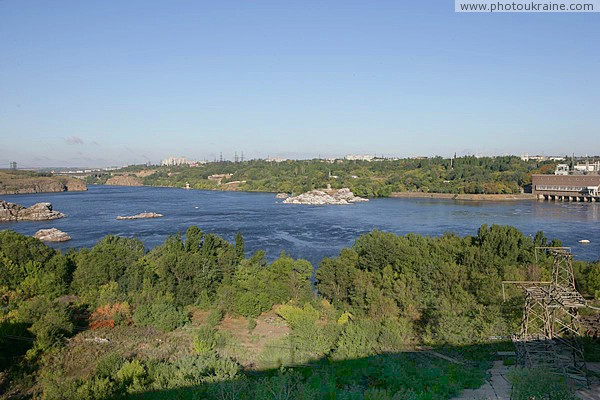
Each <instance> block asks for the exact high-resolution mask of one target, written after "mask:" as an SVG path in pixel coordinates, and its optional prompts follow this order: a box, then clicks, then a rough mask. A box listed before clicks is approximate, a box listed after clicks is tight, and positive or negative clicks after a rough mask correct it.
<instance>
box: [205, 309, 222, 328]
mask: <svg viewBox="0 0 600 400" xmlns="http://www.w3.org/2000/svg"><path fill="white" fill-rule="evenodd" d="M224 316H225V313H224V312H223V310H222V309H220V308H213V309H212V310H210V313H209V314H208V318H207V319H206V324H207V325H208V326H211V327H215V326H217V325H218V324H219V322H221V320H222V319H223V317H224Z"/></svg>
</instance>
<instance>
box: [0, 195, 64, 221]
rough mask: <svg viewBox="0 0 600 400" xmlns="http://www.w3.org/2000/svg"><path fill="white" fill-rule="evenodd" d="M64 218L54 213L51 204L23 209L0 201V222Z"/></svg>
mask: <svg viewBox="0 0 600 400" xmlns="http://www.w3.org/2000/svg"><path fill="white" fill-rule="evenodd" d="M64 216H65V214H63V213H61V212H58V211H54V210H53V209H52V204H51V203H37V204H34V205H32V206H31V207H28V208H25V207H23V206H21V205H19V204H15V203H9V202H7V201H2V200H0V222H12V221H50V220H52V219H58V218H62V217H64Z"/></svg>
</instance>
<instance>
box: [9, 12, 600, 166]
mask: <svg viewBox="0 0 600 400" xmlns="http://www.w3.org/2000/svg"><path fill="white" fill-rule="evenodd" d="M599 74H600V14H598V13H596V14H591V13H590V14H457V13H454V2H453V1H446V0H444V1H411V2H408V1H400V0H394V1H365V0H362V1H349V0H344V1H312V0H309V1H285V0H283V1H282V0H277V1H262V0H258V1H212V2H211V1H176V0H170V1H149V0H135V1H134V0H120V1H107V0H102V1H81V0H76V1H63V0H55V1H47V0H43V1H42V0H40V1H34V0H28V1H23V0H0V134H1V136H2V141H1V144H0V164H1V165H0V167H6V166H7V165H8V162H9V161H12V160H15V161H17V162H19V164H20V165H21V166H52V165H80V166H102V165H121V164H125V163H133V162H137V163H139V162H145V161H148V160H149V161H155V162H156V161H159V160H160V159H161V158H165V157H167V156H169V155H174V156H180V155H184V156H188V157H190V158H197V159H203V158H208V159H213V158H214V157H215V155H218V154H219V152H223V155H224V156H225V157H228V158H233V153H234V151H238V153H239V152H241V151H243V152H244V154H245V156H246V157H266V156H268V155H270V156H288V157H294V158H297V157H301V158H304V157H313V156H315V157H316V156H317V155H318V154H321V155H322V156H334V155H344V154H347V153H368V154H373V153H377V154H385V155H395V156H402V157H404V156H415V155H436V154H439V155H451V154H454V152H457V153H458V154H465V153H470V154H486V155H489V154H504V153H511V154H522V153H529V154H533V153H542V154H547V155H549V154H555V153H560V154H565V153H569V154H570V153H572V152H575V153H577V154H586V153H589V154H592V153H596V154H597V153H600V83H599ZM5 164H6V165H5Z"/></svg>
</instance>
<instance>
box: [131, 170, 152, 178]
mask: <svg viewBox="0 0 600 400" xmlns="http://www.w3.org/2000/svg"><path fill="white" fill-rule="evenodd" d="M155 172H156V170H155V169H145V170H143V171H140V172H136V173H135V176H137V177H140V178H145V177H147V176H150V175H152V174H153V173H155Z"/></svg>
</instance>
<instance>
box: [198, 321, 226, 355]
mask: <svg viewBox="0 0 600 400" xmlns="http://www.w3.org/2000/svg"><path fill="white" fill-rule="evenodd" d="M220 339H221V337H220V336H219V333H218V332H217V331H216V330H214V329H213V328H211V327H210V326H201V327H200V328H199V329H198V333H197V334H196V337H195V338H194V350H195V351H196V353H197V354H198V355H201V356H203V355H207V354H210V353H211V352H213V351H214V350H215V349H216V348H217V346H218V345H219V344H220Z"/></svg>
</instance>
